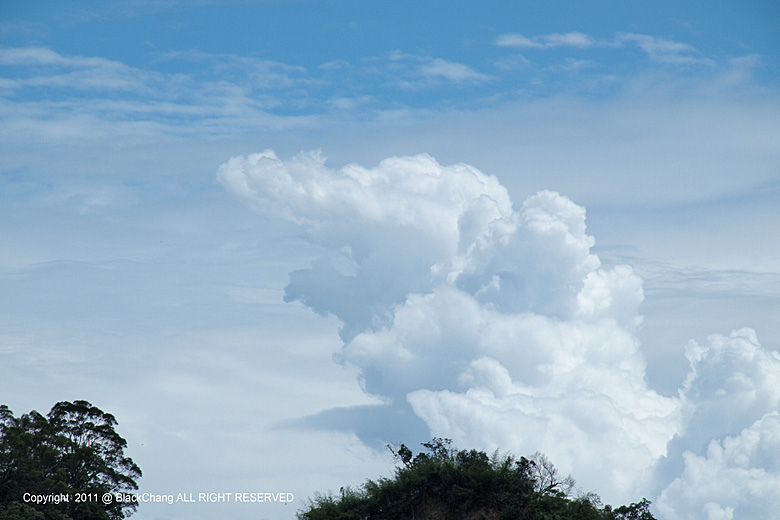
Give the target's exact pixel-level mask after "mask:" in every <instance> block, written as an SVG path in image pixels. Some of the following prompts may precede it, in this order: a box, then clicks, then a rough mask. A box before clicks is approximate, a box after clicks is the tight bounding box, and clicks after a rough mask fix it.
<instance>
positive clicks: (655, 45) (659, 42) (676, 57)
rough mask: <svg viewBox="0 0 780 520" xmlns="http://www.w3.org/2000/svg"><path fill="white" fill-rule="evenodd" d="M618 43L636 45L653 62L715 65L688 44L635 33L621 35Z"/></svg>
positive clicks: (618, 37) (617, 39)
mask: <svg viewBox="0 0 780 520" xmlns="http://www.w3.org/2000/svg"><path fill="white" fill-rule="evenodd" d="M616 42H618V43H624V44H625V43H628V44H634V45H636V46H637V47H639V48H640V49H642V50H643V51H644V52H645V53H646V54H647V56H648V57H649V58H650V59H651V60H653V61H655V62H657V63H665V64H669V65H713V62H712V60H709V59H705V58H703V57H702V55H701V53H700V52H699V51H698V50H696V48H695V47H693V46H692V45H689V44H687V43H681V42H676V41H673V40H667V39H664V38H657V37H654V36H648V35H646V34H635V33H622V34H619V35H618V36H617V38H616Z"/></svg>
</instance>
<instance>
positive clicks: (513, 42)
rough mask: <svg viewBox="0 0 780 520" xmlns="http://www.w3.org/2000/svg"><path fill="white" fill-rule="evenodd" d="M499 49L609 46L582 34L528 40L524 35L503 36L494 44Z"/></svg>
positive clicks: (551, 35) (552, 35) (554, 34)
mask: <svg viewBox="0 0 780 520" xmlns="http://www.w3.org/2000/svg"><path fill="white" fill-rule="evenodd" d="M493 43H494V44H495V45H498V46H499V47H518V48H528V49H552V48H555V47H576V48H580V49H585V48H588V47H595V46H604V45H608V43H605V42H599V41H597V40H594V39H593V38H591V37H590V36H588V35H587V34H584V33H581V32H568V33H553V34H545V35H542V36H535V37H533V38H528V37H526V36H523V35H522V34H517V33H509V34H502V35H501V36H499V37H498V38H496V40H495V41H494V42H493Z"/></svg>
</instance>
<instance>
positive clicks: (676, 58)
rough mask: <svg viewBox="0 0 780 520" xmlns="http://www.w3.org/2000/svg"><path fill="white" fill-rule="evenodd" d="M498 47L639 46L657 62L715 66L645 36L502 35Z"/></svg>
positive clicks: (688, 48)
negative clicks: (601, 37) (596, 37)
mask: <svg viewBox="0 0 780 520" xmlns="http://www.w3.org/2000/svg"><path fill="white" fill-rule="evenodd" d="M493 43H494V45H497V46H499V47H512V48H520V49H537V50H546V49H554V48H574V49H588V48H594V47H611V48H620V47H625V46H626V45H633V46H636V47H639V48H640V49H641V50H642V51H644V52H645V53H646V54H647V56H648V57H649V58H650V59H651V60H652V61H654V62H656V63H664V64H669V65H693V64H709V65H711V64H713V62H712V61H711V60H708V59H705V58H704V57H702V55H701V53H700V52H699V51H698V50H697V49H696V48H695V47H693V46H692V45H689V44H687V43H681V42H677V41H673V40H668V39H664V38H658V37H655V36H650V35H646V34H637V33H619V34H617V35H616V36H614V37H613V38H612V39H610V40H597V39H595V38H593V37H591V36H589V35H587V34H584V33H580V32H569V33H553V34H544V35H539V36H533V37H530V38H529V37H527V36H524V35H522V34H517V33H508V34H502V35H501V36H499V37H498V38H496V39H495V40H494V42H493Z"/></svg>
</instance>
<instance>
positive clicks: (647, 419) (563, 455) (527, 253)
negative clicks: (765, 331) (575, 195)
mask: <svg viewBox="0 0 780 520" xmlns="http://www.w3.org/2000/svg"><path fill="white" fill-rule="evenodd" d="M219 180H220V182H221V183H222V184H223V185H224V186H225V188H226V189H227V190H229V191H230V192H232V193H233V194H234V195H236V196H238V197H239V198H242V199H244V200H245V201H246V202H248V203H250V204H252V205H253V206H255V207H256V208H257V209H259V210H261V211H263V212H266V213H269V214H273V215H281V216H283V217H284V218H287V219H290V220H293V221H295V222H297V223H299V224H300V225H301V226H302V227H303V229H305V231H306V234H307V235H308V237H309V238H310V240H312V241H313V242H314V243H316V244H318V245H319V246H320V247H321V248H322V250H323V254H322V256H321V257H320V258H318V259H317V260H315V261H314V262H313V263H312V266H311V267H310V268H309V269H303V270H298V271H293V272H292V273H291V275H290V280H291V281H290V284H289V285H288V286H287V288H286V296H285V298H286V300H287V301H293V300H298V301H301V302H303V303H304V304H306V305H308V306H309V307H310V308H312V309H313V310H315V311H316V312H318V313H321V314H332V315H335V316H337V317H338V318H339V319H340V321H341V323H342V324H343V328H342V330H341V336H342V339H343V340H344V345H343V348H342V349H341V351H340V352H339V354H338V355H337V359H338V360H340V361H341V362H344V363H347V364H350V365H353V366H356V367H357V368H358V369H359V373H360V378H361V382H362V384H363V387H364V389H365V390H366V391H367V392H368V393H370V394H372V395H374V396H378V397H380V398H382V399H384V400H386V401H387V402H388V403H391V404H394V405H399V403H404V401H406V402H408V403H409V404H410V405H411V406H412V408H413V410H414V412H415V413H416V414H417V416H418V417H419V418H421V419H422V420H423V421H425V423H426V424H427V425H428V426H429V428H430V429H431V432H432V434H433V435H439V436H445V437H451V438H453V439H455V441H456V442H458V443H459V444H462V445H467V446H480V447H484V448H486V449H495V448H499V447H500V448H502V449H511V450H513V451H514V452H516V453H519V454H527V453H532V452H534V451H536V450H541V451H543V452H546V453H547V454H548V455H549V456H550V457H551V459H552V460H554V461H555V462H556V463H557V464H558V465H559V466H560V467H561V469H562V470H564V471H566V472H569V471H570V472H572V473H573V474H575V475H577V476H578V478H579V479H580V485H581V486H582V487H583V489H584V490H591V489H597V490H598V491H599V492H600V493H602V494H603V496H604V498H605V499H606V500H608V501H616V502H618V501H620V502H623V501H628V500H637V499H638V498H640V497H641V496H649V497H650V498H652V499H656V498H658V497H656V496H654V495H653V493H657V494H659V497H660V498H659V507H660V508H662V509H663V510H664V511H677V512H678V513H677V514H678V516H677V517H672V516H670V518H706V519H708V520H712V519H716V518H718V519H719V518H731V516H728V515H730V514H732V513H733V512H734V511H739V510H740V508H745V507H751V508H753V509H751V511H756V509H755V508H758V509H757V510H758V511H769V509H765V508H769V507H770V506H774V505H775V503H774V502H776V499H774V498H772V497H773V496H776V495H777V493H776V491H777V488H776V487H773V486H772V484H771V483H772V482H776V480H777V479H778V478H780V477H778V467H777V461H776V460H774V459H772V458H769V459H767V458H762V457H760V456H759V455H758V454H760V453H763V451H762V450H767V449H772V447H773V446H774V445H775V444H776V443H777V442H778V439H780V437H778V435H777V432H778V424H777V423H778V421H777V415H776V412H774V411H775V410H776V409H777V406H778V403H779V402H780V390H778V389H779V388H780V356H779V355H778V354H777V353H776V352H768V351H766V350H764V349H763V348H762V347H761V346H760V344H759V342H758V339H757V338H756V336H755V333H754V332H753V331H752V330H750V329H743V330H739V331H735V332H734V333H732V335H731V336H728V337H725V336H712V337H711V338H710V342H709V344H708V345H706V346H700V345H698V344H696V343H694V342H691V344H690V345H689V346H688V347H687V356H688V359H689V362H690V373H689V375H688V377H687V378H686V379H685V380H684V381H681V383H680V391H679V395H678V396H676V397H666V396H662V395H660V394H658V393H657V392H655V391H654V390H653V389H652V388H649V386H648V384H647V382H646V374H645V369H646V364H645V360H644V357H643V355H642V353H641V349H640V344H639V341H638V340H637V338H636V335H635V330H636V327H637V326H638V325H639V324H640V323H641V321H642V318H641V316H640V314H639V306H640V304H641V302H642V301H643V298H644V294H643V288H642V280H641V279H640V278H639V277H638V276H637V275H636V274H635V273H634V272H633V270H632V269H631V267H629V266H625V265H618V266H615V267H613V268H611V269H604V268H602V267H601V266H600V261H599V258H598V257H597V256H596V255H595V254H593V253H592V251H591V248H592V246H593V245H594V239H593V237H591V236H589V235H588V234H587V233H586V228H585V210H584V208H582V207H580V206H578V205H576V204H575V203H573V202H572V201H571V200H569V199H568V198H566V197H564V196H562V195H560V194H558V193H554V192H550V191H542V192H539V193H537V194H536V195H533V196H531V197H529V198H528V199H526V201H524V202H523V203H522V204H521V205H520V206H519V207H518V208H514V207H513V204H512V202H511V201H510V199H509V196H508V194H507V191H506V189H505V188H504V187H503V186H502V185H501V184H500V183H499V182H498V180H497V179H496V178H495V177H493V176H490V175H486V174H484V173H482V172H480V171H479V170H477V169H475V168H473V167H471V166H468V165H464V164H456V165H451V166H442V165H440V164H439V163H438V162H436V160H435V159H433V158H432V157H430V156H428V155H418V156H413V157H393V158H389V159H386V160H384V161H382V162H381V163H380V164H379V165H378V166H377V167H375V168H366V167H362V166H358V165H348V166H345V167H344V168H341V169H339V170H335V169H332V168H329V167H328V166H326V164H325V159H324V158H323V157H322V156H321V154H319V153H317V152H311V153H302V154H300V155H298V156H297V157H295V158H293V159H292V160H290V161H282V160H280V159H279V158H278V157H277V156H276V155H275V154H274V153H273V152H272V151H265V152H262V153H258V154H253V155H250V156H246V157H234V158H232V159H230V161H228V162H226V163H225V164H223V165H222V166H221V168H220V170H219ZM767 479H768V480H767ZM773 479H775V480H773ZM732 481H733V486H734V487H733V488H732V489H743V488H744V490H745V493H748V495H749V496H751V497H752V499H751V500H744V499H741V498H739V499H737V498H734V497H741V496H745V493H742V494H740V493H730V494H722V493H720V492H719V489H720V488H727V487H728V486H731V485H732ZM716 484H717V485H716ZM740 486H741V487H740ZM692 489H695V490H696V491H695V492H693V491H690V490H692ZM654 490H655V491H654ZM708 490H709V491H708ZM748 490H749V492H748ZM702 515H704V516H702ZM724 515H725V516H724ZM759 516H760V515H759Z"/></svg>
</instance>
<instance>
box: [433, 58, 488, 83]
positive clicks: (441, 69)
mask: <svg viewBox="0 0 780 520" xmlns="http://www.w3.org/2000/svg"><path fill="white" fill-rule="evenodd" d="M419 71H420V74H422V75H423V76H431V77H439V78H444V79H446V80H449V81H452V82H453V83H464V82H469V81H484V80H486V79H488V76H486V75H484V74H481V73H479V72H477V71H475V70H474V69H472V68H471V67H469V66H468V65H465V64H463V63H455V62H451V61H446V60H443V59H441V58H432V59H430V60H428V61H426V62H425V63H423V64H422V65H420V68H419Z"/></svg>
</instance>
